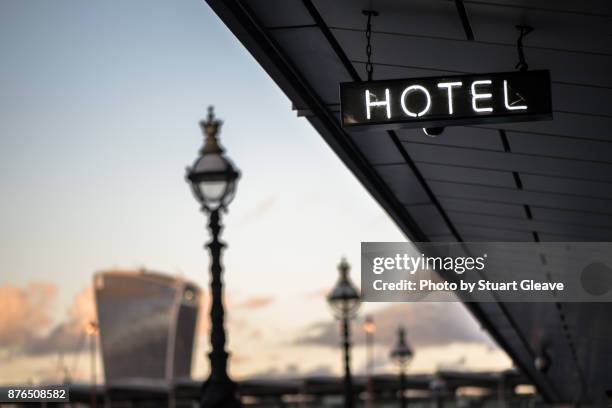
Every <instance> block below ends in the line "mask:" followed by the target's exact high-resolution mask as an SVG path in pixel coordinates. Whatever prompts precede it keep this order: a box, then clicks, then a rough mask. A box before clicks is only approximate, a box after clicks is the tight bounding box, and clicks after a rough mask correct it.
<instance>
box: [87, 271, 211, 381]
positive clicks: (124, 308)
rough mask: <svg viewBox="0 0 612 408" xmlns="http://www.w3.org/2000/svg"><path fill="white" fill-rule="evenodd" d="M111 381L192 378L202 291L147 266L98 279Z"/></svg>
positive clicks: (106, 365) (100, 317) (104, 356)
mask: <svg viewBox="0 0 612 408" xmlns="http://www.w3.org/2000/svg"><path fill="white" fill-rule="evenodd" d="M94 286H95V296H96V305H97V311H98V321H99V325H100V342H101V349H102V350H101V352H102V360H103V363H104V376H105V381H106V384H113V383H117V382H125V381H127V380H135V379H143V380H161V381H174V380H176V379H178V378H182V377H189V376H190V373H191V360H192V352H193V345H194V336H195V328H196V321H197V315H198V305H199V297H200V290H199V288H198V287H197V286H195V284H193V283H190V282H187V281H185V280H183V279H180V278H175V277H170V276H167V275H162V274H159V273H153V272H149V271H145V270H140V271H131V272H130V271H104V272H100V273H98V274H96V276H95V277H94Z"/></svg>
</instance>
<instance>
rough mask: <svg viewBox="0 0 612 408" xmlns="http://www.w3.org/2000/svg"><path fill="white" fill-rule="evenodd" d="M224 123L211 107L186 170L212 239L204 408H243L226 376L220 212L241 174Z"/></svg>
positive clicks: (210, 243) (202, 401) (234, 388)
mask: <svg viewBox="0 0 612 408" xmlns="http://www.w3.org/2000/svg"><path fill="white" fill-rule="evenodd" d="M221 124H222V122H221V121H220V120H218V119H216V118H215V115H214V113H213V107H212V106H210V107H209V108H208V116H207V118H206V120H203V121H201V122H200V127H201V128H202V132H203V133H204V136H205V141H204V146H203V147H202V149H201V150H200V155H199V156H198V158H197V159H196V161H195V163H194V164H193V166H192V167H189V168H187V181H188V182H189V183H190V185H191V190H192V191H193V194H194V196H195V197H196V199H197V200H198V202H199V203H200V205H201V206H202V211H203V212H204V213H206V214H208V216H209V224H208V228H209V230H210V233H211V235H212V240H211V241H210V242H209V243H208V244H207V245H206V246H207V247H208V249H209V251H210V256H211V265H210V291H211V307H210V320H211V330H210V343H211V345H212V351H211V352H210V353H209V354H208V357H209V359H210V376H209V377H208V379H207V380H206V382H205V383H204V385H203V387H202V400H201V403H202V407H203V408H221V407H223V408H234V407H241V406H242V404H241V402H240V399H239V397H238V393H237V387H236V384H235V383H234V382H233V381H232V380H231V379H230V378H229V376H228V374H227V358H228V353H227V352H226V351H225V329H224V327H223V319H224V310H223V282H222V280H221V273H222V271H223V268H222V266H221V251H222V250H223V248H224V247H225V243H223V242H222V241H220V240H219V235H220V233H221V229H222V228H223V227H222V225H221V211H222V210H227V206H228V205H229V203H230V202H231V201H232V199H233V198H234V194H235V192H236V183H237V181H238V178H239V177H240V172H239V171H238V170H237V169H236V168H235V167H234V165H233V164H232V162H231V161H230V160H229V159H228V158H227V157H225V155H224V154H223V152H224V150H223V148H222V147H221V146H220V145H219V141H218V139H217V134H218V132H219V128H220V127H221Z"/></svg>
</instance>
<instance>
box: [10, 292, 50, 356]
mask: <svg viewBox="0 0 612 408" xmlns="http://www.w3.org/2000/svg"><path fill="white" fill-rule="evenodd" d="M56 294H57V287H56V286H55V285H54V284H52V283H47V282H31V283H29V284H28V285H27V286H26V287H25V288H19V287H16V286H12V285H9V284H6V285H3V286H0V348H3V349H15V348H20V347H21V346H22V345H23V344H24V343H26V342H28V341H29V340H30V339H32V338H34V337H36V336H38V335H40V334H41V333H42V332H44V330H46V329H48V328H49V326H50V325H51V322H52V320H51V316H50V308H51V306H52V305H53V302H54V300H55V296H56Z"/></svg>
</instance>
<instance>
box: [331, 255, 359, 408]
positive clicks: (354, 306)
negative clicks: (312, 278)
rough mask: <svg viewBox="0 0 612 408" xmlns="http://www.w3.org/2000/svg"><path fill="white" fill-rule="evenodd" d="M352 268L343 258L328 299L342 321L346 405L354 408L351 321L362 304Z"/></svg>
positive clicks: (335, 313)
mask: <svg viewBox="0 0 612 408" xmlns="http://www.w3.org/2000/svg"><path fill="white" fill-rule="evenodd" d="M350 269H351V267H350V265H349V264H348V262H346V259H344V258H342V261H340V265H338V271H339V272H340V278H339V279H338V283H336V286H335V287H334V288H333V289H332V291H331V293H330V294H329V295H328V296H327V301H328V302H329V305H330V306H331V308H332V311H333V312H334V316H335V317H336V319H338V320H340V321H341V323H342V347H343V350H344V406H345V407H346V408H353V380H352V378H351V364H350V363H351V354H350V352H351V334H350V326H349V321H350V319H352V318H353V317H355V315H356V314H357V310H358V309H359V306H360V296H359V291H358V289H357V288H356V287H355V285H353V283H352V282H351V280H350V279H349V277H348V273H349V270H350Z"/></svg>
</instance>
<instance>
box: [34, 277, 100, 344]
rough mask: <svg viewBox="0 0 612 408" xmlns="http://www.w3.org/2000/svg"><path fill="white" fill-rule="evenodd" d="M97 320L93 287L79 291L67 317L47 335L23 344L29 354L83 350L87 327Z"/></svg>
mask: <svg viewBox="0 0 612 408" xmlns="http://www.w3.org/2000/svg"><path fill="white" fill-rule="evenodd" d="M92 320H93V321H95V320H96V309H95V302H94V296H93V289H92V287H88V288H86V289H84V290H83V291H81V292H80V293H78V294H77V295H76V296H75V298H74V300H73V302H72V305H71V306H70V308H69V309H68V316H67V319H66V320H64V321H63V322H60V323H58V324H56V325H55V326H54V327H53V328H52V329H51V330H50V331H49V332H48V333H47V334H46V335H44V336H37V337H34V338H32V339H30V341H29V342H27V343H25V344H24V346H23V352H24V353H25V354H28V355H42V354H49V353H59V352H62V353H67V352H77V351H81V349H82V347H83V345H84V341H85V327H86V325H87V323H88V322H90V321H92Z"/></svg>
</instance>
